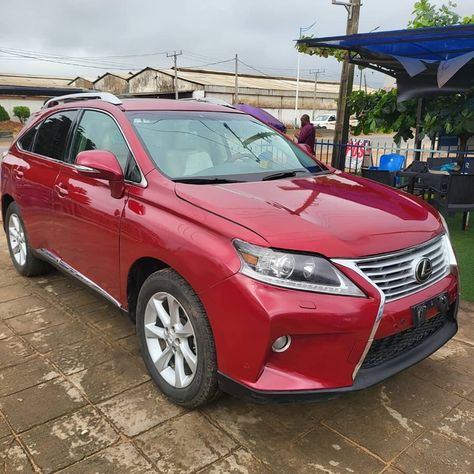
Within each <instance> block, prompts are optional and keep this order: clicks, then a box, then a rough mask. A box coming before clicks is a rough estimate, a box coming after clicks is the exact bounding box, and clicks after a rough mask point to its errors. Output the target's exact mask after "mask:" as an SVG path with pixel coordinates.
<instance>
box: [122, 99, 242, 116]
mask: <svg viewBox="0 0 474 474" xmlns="http://www.w3.org/2000/svg"><path fill="white" fill-rule="evenodd" d="M121 107H122V109H123V110H127V111H131V110H185V111H196V112H201V111H202V112H231V113H242V112H240V111H238V110H236V109H233V108H231V107H225V106H222V105H216V104H211V103H208V102H199V101H197V100H173V99H123V101H122V105H121Z"/></svg>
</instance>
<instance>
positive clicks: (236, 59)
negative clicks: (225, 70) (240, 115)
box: [234, 54, 239, 104]
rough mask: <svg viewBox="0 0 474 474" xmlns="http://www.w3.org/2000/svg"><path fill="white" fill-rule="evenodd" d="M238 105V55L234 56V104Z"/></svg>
mask: <svg viewBox="0 0 474 474" xmlns="http://www.w3.org/2000/svg"><path fill="white" fill-rule="evenodd" d="M238 103H239V55H238V54H236V55H235V85H234V104H238Z"/></svg>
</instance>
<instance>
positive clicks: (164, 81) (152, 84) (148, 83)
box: [128, 69, 203, 95]
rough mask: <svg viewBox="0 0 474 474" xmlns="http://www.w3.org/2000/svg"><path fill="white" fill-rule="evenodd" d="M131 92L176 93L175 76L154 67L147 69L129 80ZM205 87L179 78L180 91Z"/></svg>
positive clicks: (138, 93) (190, 90)
mask: <svg viewBox="0 0 474 474" xmlns="http://www.w3.org/2000/svg"><path fill="white" fill-rule="evenodd" d="M128 84H129V88H128V92H129V94H137V95H140V94H147V93H148V94H149V93H154V92H156V93H157V94H172V93H174V77H173V76H171V75H169V74H164V73H162V72H161V71H156V70H154V69H145V70H144V71H142V72H139V73H138V74H136V75H135V76H133V77H132V78H131V79H129V80H128ZM200 89H203V87H202V86H201V85H198V84H193V83H191V82H188V81H183V80H181V79H178V92H189V93H192V92H193V91H196V90H200Z"/></svg>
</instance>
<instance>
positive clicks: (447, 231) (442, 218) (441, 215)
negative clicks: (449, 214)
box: [439, 213, 450, 239]
mask: <svg viewBox="0 0 474 474" xmlns="http://www.w3.org/2000/svg"><path fill="white" fill-rule="evenodd" d="M439 217H440V218H441V222H442V223H443V227H444V230H445V231H446V235H447V236H448V239H449V238H450V235H449V227H448V223H447V222H446V219H445V218H444V216H443V214H441V213H440V214H439Z"/></svg>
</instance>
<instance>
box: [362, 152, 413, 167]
mask: <svg viewBox="0 0 474 474" xmlns="http://www.w3.org/2000/svg"><path fill="white" fill-rule="evenodd" d="M405 159H406V158H405V157H404V156H403V155H399V154H398V153H389V154H387V155H382V156H381V157H380V164H379V166H371V167H370V169H372V170H384V171H401V170H402V168H403V165H404V164H405Z"/></svg>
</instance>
